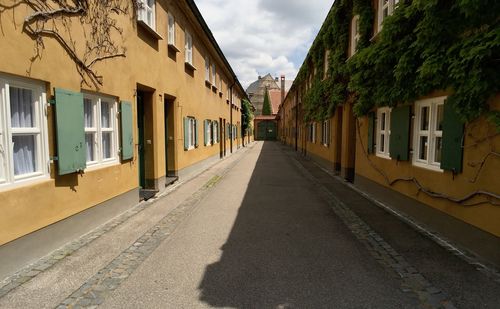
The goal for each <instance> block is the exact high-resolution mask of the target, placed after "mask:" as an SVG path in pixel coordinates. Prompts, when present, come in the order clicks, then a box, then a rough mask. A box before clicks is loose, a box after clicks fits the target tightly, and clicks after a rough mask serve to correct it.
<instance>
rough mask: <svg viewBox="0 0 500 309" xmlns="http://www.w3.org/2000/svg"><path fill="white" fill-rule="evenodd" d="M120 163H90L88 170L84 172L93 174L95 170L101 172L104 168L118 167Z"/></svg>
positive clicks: (113, 161)
mask: <svg viewBox="0 0 500 309" xmlns="http://www.w3.org/2000/svg"><path fill="white" fill-rule="evenodd" d="M118 163H119V162H118V160H117V159H112V160H110V161H103V162H100V163H88V165H87V168H86V169H85V170H84V172H92V171H95V170H100V169H102V168H106V167H111V166H115V165H118Z"/></svg>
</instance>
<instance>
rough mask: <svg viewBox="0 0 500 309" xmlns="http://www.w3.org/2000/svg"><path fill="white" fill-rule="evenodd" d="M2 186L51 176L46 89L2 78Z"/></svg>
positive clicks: (0, 139) (0, 121) (0, 154)
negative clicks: (49, 169) (49, 168)
mask: <svg viewBox="0 0 500 309" xmlns="http://www.w3.org/2000/svg"><path fill="white" fill-rule="evenodd" d="M0 94H1V96H0V186H3V185H8V184H13V183H17V182H20V181H22V180H26V179H33V178H40V177H44V176H48V173H49V171H48V156H49V155H48V141H47V119H46V115H45V104H46V97H45V93H44V89H43V86H42V85H40V84H36V83H31V82H26V81H22V80H18V79H5V80H4V79H2V78H1V77H0Z"/></svg>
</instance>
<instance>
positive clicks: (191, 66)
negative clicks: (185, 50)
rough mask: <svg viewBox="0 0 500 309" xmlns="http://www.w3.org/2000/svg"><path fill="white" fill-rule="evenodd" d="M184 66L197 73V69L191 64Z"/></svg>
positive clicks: (186, 63) (185, 63)
mask: <svg viewBox="0 0 500 309" xmlns="http://www.w3.org/2000/svg"><path fill="white" fill-rule="evenodd" d="M184 66H185V67H186V68H187V69H189V70H191V71H196V68H195V67H194V66H193V65H192V64H191V63H189V62H184Z"/></svg>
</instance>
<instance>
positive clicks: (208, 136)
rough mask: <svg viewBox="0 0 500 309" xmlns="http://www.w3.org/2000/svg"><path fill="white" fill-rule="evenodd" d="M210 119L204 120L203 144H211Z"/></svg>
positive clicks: (212, 141) (212, 138) (212, 139)
mask: <svg viewBox="0 0 500 309" xmlns="http://www.w3.org/2000/svg"><path fill="white" fill-rule="evenodd" d="M212 133H213V131H212V121H211V120H205V136H206V137H205V146H209V145H213V143H214V137H213V135H212Z"/></svg>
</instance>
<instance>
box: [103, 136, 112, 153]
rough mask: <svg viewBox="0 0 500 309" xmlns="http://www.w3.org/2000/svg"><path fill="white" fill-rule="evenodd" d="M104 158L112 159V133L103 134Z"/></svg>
mask: <svg viewBox="0 0 500 309" xmlns="http://www.w3.org/2000/svg"><path fill="white" fill-rule="evenodd" d="M102 157H103V158H104V159H109V158H111V133H108V132H106V133H104V132H103V133H102Z"/></svg>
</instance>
